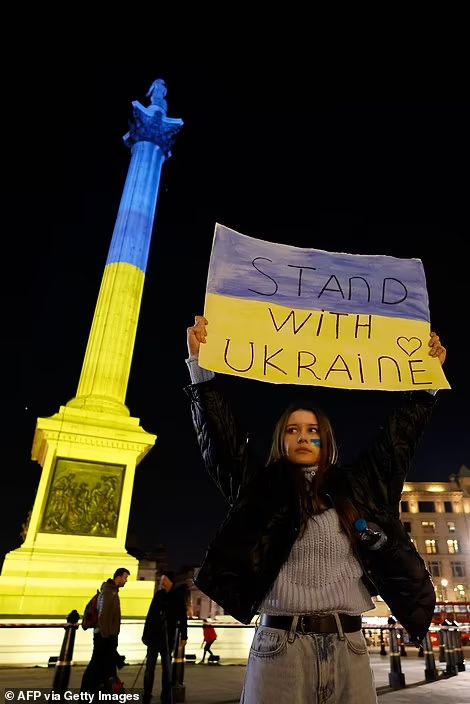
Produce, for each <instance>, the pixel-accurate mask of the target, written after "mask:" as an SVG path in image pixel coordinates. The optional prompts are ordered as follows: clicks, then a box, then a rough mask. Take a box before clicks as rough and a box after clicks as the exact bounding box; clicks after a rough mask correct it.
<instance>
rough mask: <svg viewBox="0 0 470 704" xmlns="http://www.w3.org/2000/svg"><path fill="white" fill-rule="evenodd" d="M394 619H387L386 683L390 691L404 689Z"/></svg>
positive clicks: (403, 677) (403, 676) (391, 617)
mask: <svg viewBox="0 0 470 704" xmlns="http://www.w3.org/2000/svg"><path fill="white" fill-rule="evenodd" d="M395 624H396V619H394V618H393V616H390V617H389V619H388V626H389V634H390V672H389V673H388V683H389V685H390V687H391V688H392V689H402V688H403V687H405V686H406V685H405V675H404V674H403V672H402V671H401V662H400V649H399V647H398V638H397V629H396V628H395Z"/></svg>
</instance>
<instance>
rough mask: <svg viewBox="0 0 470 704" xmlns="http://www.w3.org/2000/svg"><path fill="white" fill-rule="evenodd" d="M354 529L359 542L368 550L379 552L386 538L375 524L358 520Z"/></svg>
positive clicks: (361, 519)
mask: <svg viewBox="0 0 470 704" xmlns="http://www.w3.org/2000/svg"><path fill="white" fill-rule="evenodd" d="M354 527H355V528H356V530H357V532H358V533H359V540H360V541H361V543H362V544H363V545H364V547H366V548H368V550H380V548H381V547H382V546H383V545H385V543H386V542H387V536H386V535H385V533H384V532H383V530H382V529H381V528H380V527H379V526H378V525H377V524H375V523H370V522H369V523H367V521H366V520H365V519H364V518H358V519H357V521H356V522H355V523H354Z"/></svg>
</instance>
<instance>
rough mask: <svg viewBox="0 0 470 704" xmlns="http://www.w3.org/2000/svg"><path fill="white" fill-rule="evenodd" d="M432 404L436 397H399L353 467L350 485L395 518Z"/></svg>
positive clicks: (423, 394) (418, 393)
mask: <svg viewBox="0 0 470 704" xmlns="http://www.w3.org/2000/svg"><path fill="white" fill-rule="evenodd" d="M435 402H436V396H433V395H431V394H429V393H427V392H425V391H412V392H409V393H406V394H403V400H402V403H401V405H400V406H399V407H398V408H397V409H395V410H394V411H393V412H392V413H391V414H390V416H389V417H388V418H387V420H386V421H385V423H384V424H383V426H382V427H381V428H380V430H379V432H378V434H377V437H376V438H375V440H374V442H373V443H372V445H371V447H370V448H369V450H368V451H367V452H366V453H365V454H364V455H362V456H361V457H360V458H359V460H358V462H357V464H356V465H355V469H354V481H355V482H357V485H360V486H361V489H362V493H363V495H364V496H369V497H370V498H372V499H375V501H376V502H377V503H378V504H381V505H385V506H387V507H388V508H389V509H391V510H392V512H393V514H394V515H395V516H396V517H398V515H399V502H400V497H401V494H402V491H403V483H404V481H405V479H406V475H407V473H408V470H409V468H410V464H411V461H412V458H413V455H414V453H415V450H416V446H417V444H418V441H419V439H420V437H421V435H422V433H423V430H424V428H425V426H426V424H427V422H428V421H429V419H430V417H431V414H432V410H433V407H434V405H435Z"/></svg>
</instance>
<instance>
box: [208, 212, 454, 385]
mask: <svg viewBox="0 0 470 704" xmlns="http://www.w3.org/2000/svg"><path fill="white" fill-rule="evenodd" d="M204 314H205V316H206V318H207V319H208V321H209V327H208V341H207V344H206V345H203V346H202V347H201V352H200V364H201V366H203V367H205V368H206V369H212V370H213V371H217V372H223V373H225V374H235V375H237V376H244V377H248V378H252V379H258V380H261V381H269V382H273V383H287V384H311V385H317V386H332V387H337V388H348V389H384V390H386V389H388V390H406V389H426V388H429V389H431V388H432V389H437V388H449V384H448V382H447V380H446V378H445V376H444V374H443V372H442V368H441V366H440V364H439V362H438V360H436V359H433V358H431V357H430V356H429V355H428V342H429V333H430V325H429V305H428V296H427V291H426V280H425V276H424V270H423V266H422V263H421V261H420V260H418V259H397V258H395V257H388V256H368V255H357V254H342V253H332V252H325V251H322V250H316V249H305V248H298V247H291V246H287V245H283V244H275V243H272V242H265V241H263V240H258V239H254V238H251V237H247V236H246V235H241V234H239V233H237V232H235V231H234V230H230V229H228V228H226V227H223V226H222V225H217V226H216V231H215V235H214V243H213V249H212V254H211V260H210V265H209V275H208V282H207V292H206V304H205V311H204Z"/></svg>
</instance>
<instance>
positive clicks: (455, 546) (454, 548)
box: [447, 539, 460, 555]
mask: <svg viewBox="0 0 470 704" xmlns="http://www.w3.org/2000/svg"><path fill="white" fill-rule="evenodd" d="M447 551H448V553H449V555H454V554H455V553H457V552H460V550H459V541H458V540H454V539H449V540H448V541H447Z"/></svg>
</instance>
